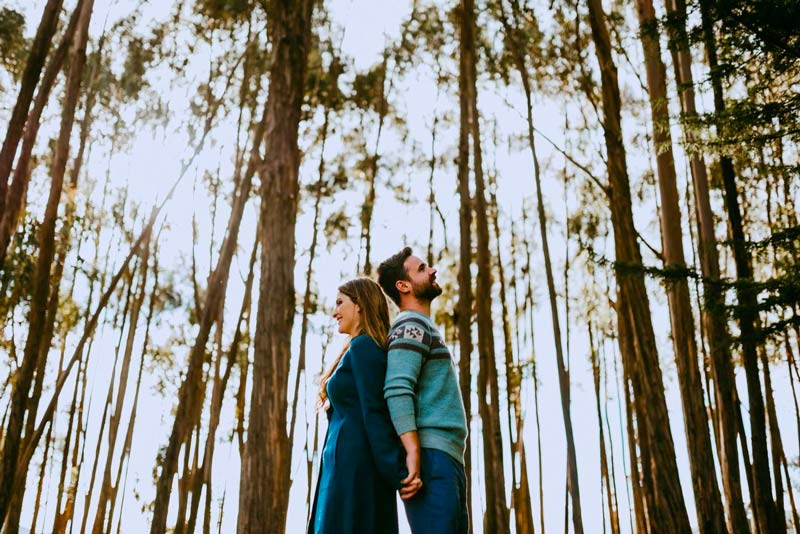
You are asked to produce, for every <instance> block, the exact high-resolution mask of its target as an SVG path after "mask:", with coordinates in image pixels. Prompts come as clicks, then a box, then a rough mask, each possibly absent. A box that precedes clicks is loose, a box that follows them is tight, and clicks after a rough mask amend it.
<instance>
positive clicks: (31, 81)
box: [0, 0, 62, 517]
mask: <svg viewBox="0 0 800 534" xmlns="http://www.w3.org/2000/svg"><path fill="white" fill-rule="evenodd" d="M61 4H62V0H48V1H47V4H45V6H44V10H43V12H42V18H41V20H40V21H39V27H38V28H37V29H36V35H35V36H34V37H33V43H32V44H31V51H30V53H29V54H28V61H27V63H26V64H25V71H24V72H23V73H22V83H21V85H20V90H19V95H17V101H16V103H15V104H14V110H13V111H12V112H11V118H10V119H9V121H8V128H7V129H6V135H5V137H4V138H3V146H2V148H0V217H2V216H3V213H4V212H5V200H6V194H7V192H8V176H9V174H11V166H12V165H13V163H14V155H15V154H16V152H17V146H18V145H19V140H20V137H21V136H22V131H23V129H24V128H25V121H26V118H27V116H28V109H30V106H31V101H32V99H33V91H34V90H35V89H36V85H37V84H38V83H39V76H40V74H41V72H42V68H43V67H44V62H45V60H46V59H47V53H48V51H49V50H50V44H51V42H52V40H53V35H55V33H56V27H57V26H58V16H59V14H60V12H61ZM3 475H4V476H5V475H7V473H6V472H5V471H3ZM2 517H4V515H3V516H2Z"/></svg>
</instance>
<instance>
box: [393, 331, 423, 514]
mask: <svg viewBox="0 0 800 534" xmlns="http://www.w3.org/2000/svg"><path fill="white" fill-rule="evenodd" d="M430 339H431V338H430V331H429V330H428V327H427V326H426V325H425V323H424V322H422V321H421V320H419V319H417V318H414V317H407V318H404V319H402V320H400V321H399V322H398V323H397V324H395V325H394V327H393V328H392V332H391V335H390V336H389V350H388V355H387V366H386V381H385V386H384V390H383V391H384V397H385V398H386V403H387V405H388V406H389V414H390V415H391V418H392V423H393V424H394V427H395V430H396V431H397V434H398V435H399V436H400V440H401V442H402V443H403V448H405V450H406V467H407V469H408V477H406V478H405V479H404V480H403V484H404V486H405V487H404V488H403V489H402V490H400V495H401V497H402V498H404V499H408V498H410V497H411V496H413V495H414V494H415V493H416V492H417V491H418V490H419V488H420V487H421V486H422V481H421V480H420V478H419V476H420V445H419V434H418V433H417V421H416V400H417V398H416V387H417V380H418V379H419V373H420V370H421V369H422V362H423V360H424V358H425V357H426V355H427V354H428V353H429V351H430Z"/></svg>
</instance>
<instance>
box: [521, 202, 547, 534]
mask: <svg viewBox="0 0 800 534" xmlns="http://www.w3.org/2000/svg"><path fill="white" fill-rule="evenodd" d="M527 227H528V219H527V217H526V215H525V211H524V210H523V212H522V236H523V237H522V245H523V248H524V249H525V267H524V272H525V273H531V272H533V271H532V263H531V244H530V242H529V241H528V237H527V233H526V231H525V229H526V228H527ZM525 278H526V279H527V281H528V283H527V288H526V292H525V307H526V308H527V313H528V320H529V330H530V341H531V359H530V365H531V373H532V375H533V376H532V377H531V378H532V380H533V405H534V411H535V413H536V458H537V463H538V473H539V474H538V479H539V481H538V483H539V526H540V529H541V532H542V534H544V532H545V529H544V475H543V473H544V470H543V467H544V466H543V465H542V427H541V424H540V418H539V374H538V372H537V362H536V345H535V331H536V329H535V325H534V323H535V321H534V317H533V315H534V302H533V283H532V282H531V276H526V277H525Z"/></svg>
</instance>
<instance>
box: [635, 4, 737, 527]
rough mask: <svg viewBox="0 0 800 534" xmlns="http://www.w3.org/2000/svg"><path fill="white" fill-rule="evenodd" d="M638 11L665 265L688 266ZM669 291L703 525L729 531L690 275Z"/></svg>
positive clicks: (651, 50)
mask: <svg viewBox="0 0 800 534" xmlns="http://www.w3.org/2000/svg"><path fill="white" fill-rule="evenodd" d="M636 11H637V14H638V16H639V30H640V39H641V41H642V49H643V53H644V63H645V71H646V74H647V88H648V92H649V97H650V113H651V116H652V119H653V142H654V144H655V153H656V171H657V172H656V175H657V177H658V186H659V192H660V198H661V212H660V217H661V240H662V244H663V249H664V268H665V269H666V270H676V271H685V269H686V260H685V257H684V253H683V240H682V239H683V231H682V229H681V210H680V206H679V197H678V186H677V179H676V175H675V160H674V158H673V156H672V136H671V134H670V127H669V109H668V107H667V104H668V101H667V83H666V77H667V72H666V70H667V69H666V67H665V66H664V62H663V61H662V59H661V45H660V44H659V40H658V39H659V36H658V26H657V23H656V14H655V9H654V8H653V2H652V0H636ZM666 290H667V301H668V304H669V315H670V324H671V326H672V343H673V348H674V350H675V364H676V368H677V370H678V381H679V385H680V393H681V401H682V406H683V418H684V422H685V430H686V443H687V445H688V449H689V467H690V471H691V473H692V477H691V478H692V489H693V490H694V500H695V506H696V510H697V520H698V525H699V527H700V532H701V534H717V533H724V532H726V531H727V528H726V524H725V513H724V511H723V508H722V498H721V496H720V493H719V485H718V484H717V474H716V468H715V466H714V453H713V451H712V450H711V437H710V435H709V430H708V418H707V416H706V410H705V403H704V399H703V384H702V379H701V377H700V370H699V368H698V366H697V365H698V357H697V344H696V342H695V331H694V319H693V316H692V304H691V301H690V299H689V283H688V281H687V279H686V277H685V275H683V274H679V275H678V278H676V279H674V280H672V279H670V280H667V284H666Z"/></svg>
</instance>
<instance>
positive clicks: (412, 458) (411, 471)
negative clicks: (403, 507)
mask: <svg viewBox="0 0 800 534" xmlns="http://www.w3.org/2000/svg"><path fill="white" fill-rule="evenodd" d="M400 441H401V442H402V443H403V448H404V449H405V450H406V469H407V470H408V476H407V477H406V478H404V479H403V480H401V481H400V483H401V484H402V485H403V487H402V488H400V498H401V499H403V500H404V501H405V500H408V499H410V498H411V497H413V496H414V495H416V493H417V492H418V491H419V490H420V489H421V488H422V478H421V476H420V463H421V459H420V447H419V435H418V434H417V431H416V430H412V431H411V432H406V433H405V434H401V435H400Z"/></svg>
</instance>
